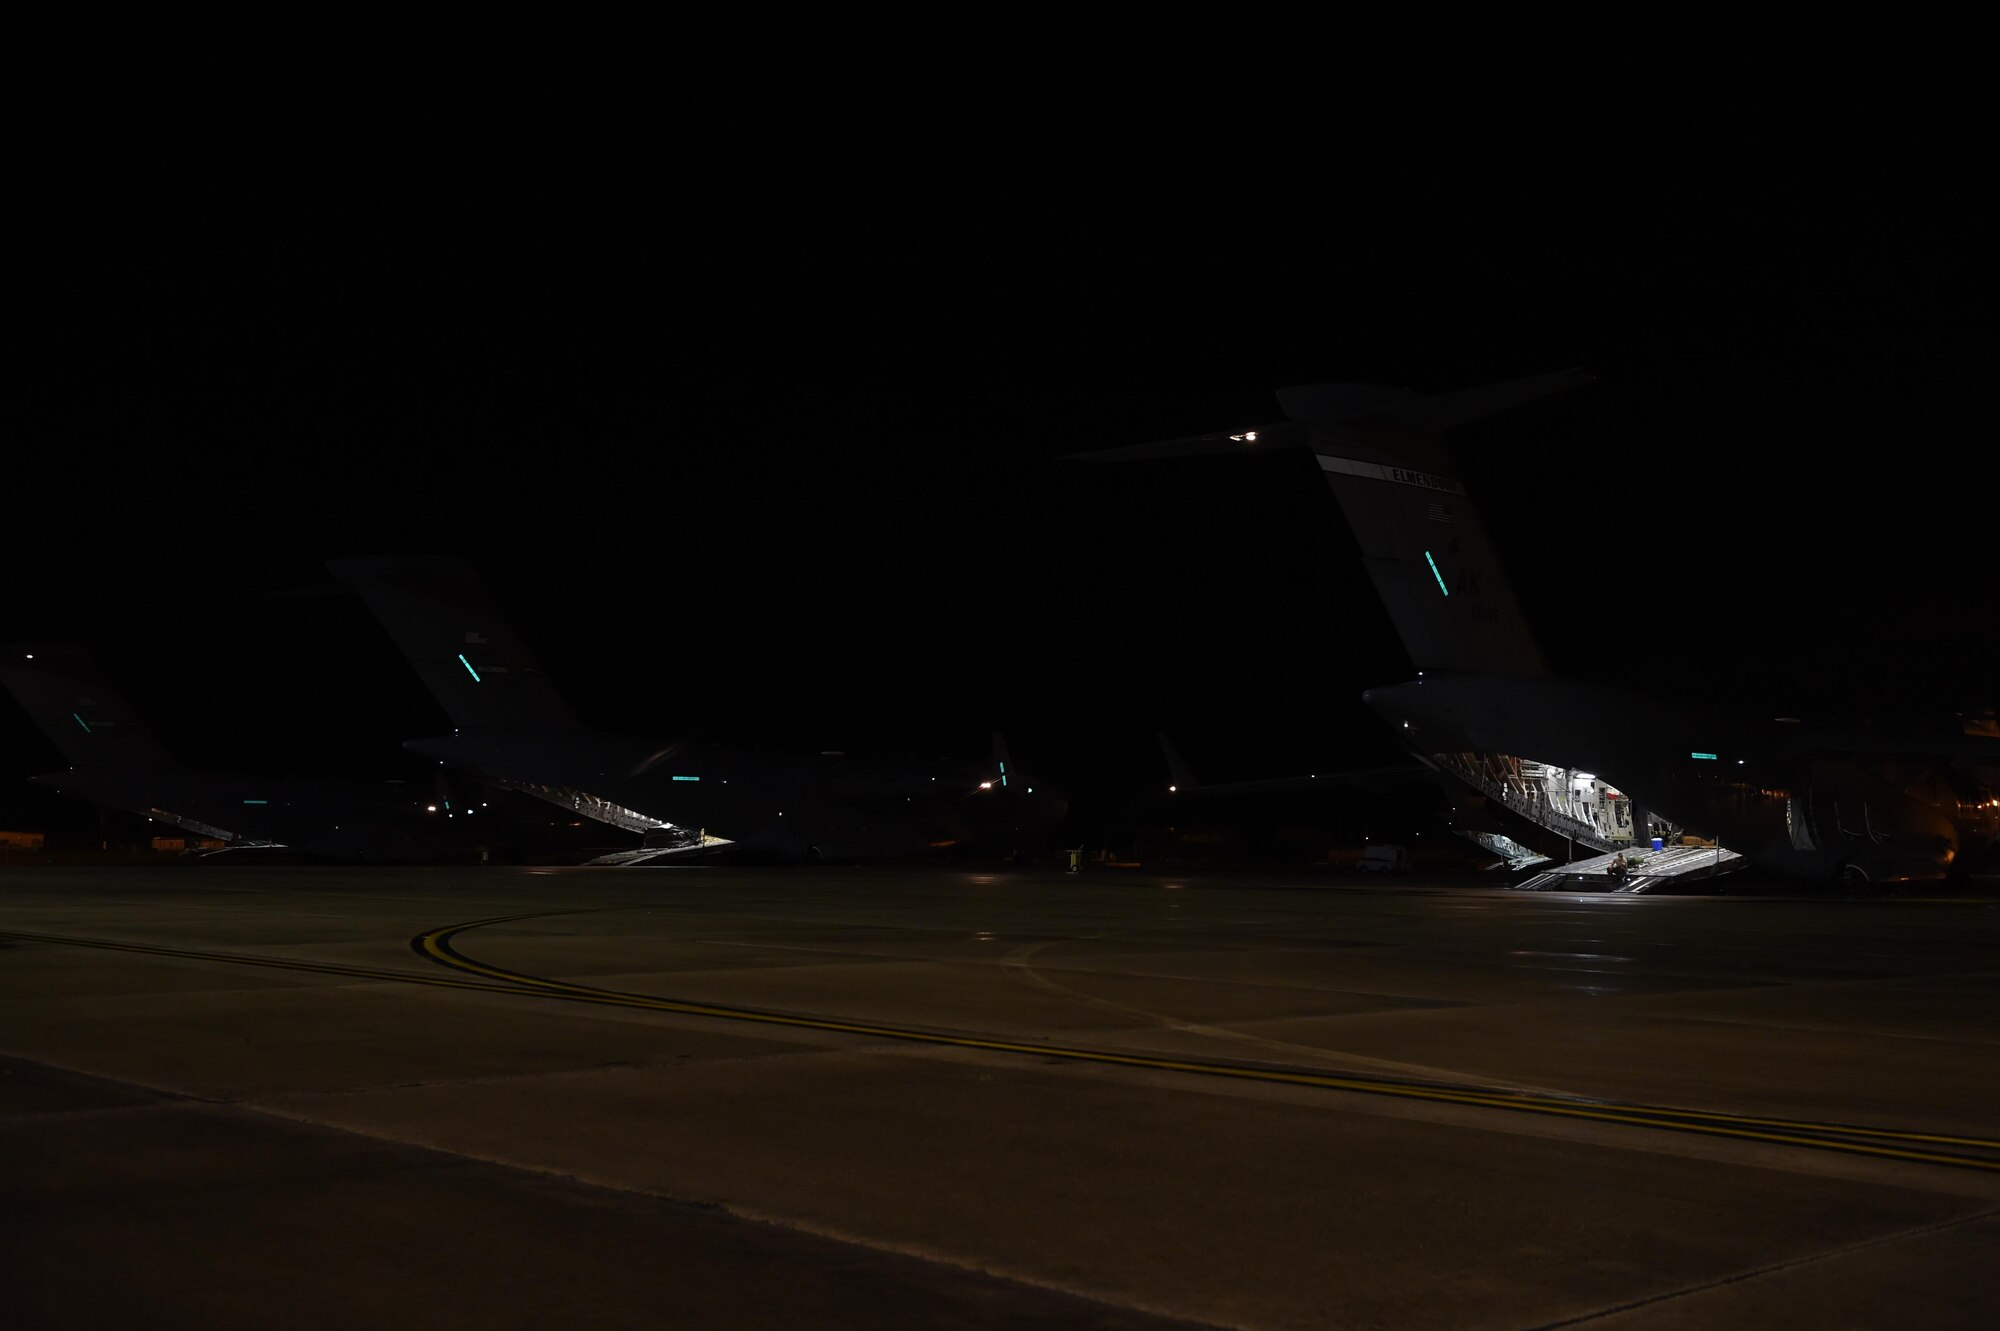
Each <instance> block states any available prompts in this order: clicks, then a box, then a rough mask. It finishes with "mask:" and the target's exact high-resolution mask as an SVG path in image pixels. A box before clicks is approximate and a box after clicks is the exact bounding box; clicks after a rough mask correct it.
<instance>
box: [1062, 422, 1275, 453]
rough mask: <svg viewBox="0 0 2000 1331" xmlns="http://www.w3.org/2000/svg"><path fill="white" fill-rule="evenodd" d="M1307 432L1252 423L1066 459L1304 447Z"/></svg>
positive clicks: (1103, 449) (1258, 451)
mask: <svg viewBox="0 0 2000 1331" xmlns="http://www.w3.org/2000/svg"><path fill="white" fill-rule="evenodd" d="M1305 445H1306V433H1305V431H1304V430H1301V429H1300V428H1299V427H1298V426H1297V425H1296V424H1294V423H1293V422H1291V421H1280V422H1279V423H1278V424H1276V425H1252V426H1246V427H1245V428H1243V429H1241V430H1238V431H1236V432H1234V433H1229V432H1226V431H1218V432H1216V433H1214V434H1191V435H1188V436H1186V437H1184V438H1181V439H1162V440H1160V441H1159V442H1158V443H1152V444H1132V445H1129V446H1127V447H1125V448H1100V449H1097V450H1095V451H1094V452H1089V453H1071V454H1069V455H1068V456H1067V457H1065V458H1064V459H1063V461H1065V462H1150V461H1152V460H1154V459H1155V458H1185V457H1197V456H1199V455H1201V454H1203V453H1269V452H1273V451H1275V450H1277V449H1281V448H1303V447H1305Z"/></svg>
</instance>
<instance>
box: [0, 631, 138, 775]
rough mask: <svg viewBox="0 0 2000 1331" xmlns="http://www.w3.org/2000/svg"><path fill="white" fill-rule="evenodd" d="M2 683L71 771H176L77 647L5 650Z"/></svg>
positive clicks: (0, 658)
mask: <svg viewBox="0 0 2000 1331" xmlns="http://www.w3.org/2000/svg"><path fill="white" fill-rule="evenodd" d="M0 683H4V684H5V685H6V687H7V691H8V692H9V693H12V694H13V695H14V697H15V699H16V700H17V701H19V702H20V704H21V707H22V709H23V710H24V711H26V712H27V713H28V716H29V717H30V718H31V719H32V720H33V721H34V723H35V725H36V726H37V727H39V728H40V730H41V732H42V733H43V734H44V735H47V736H48V737H49V742H50V743H52V744H54V745H55V746H56V749H57V750H58V751H59V752H60V753H61V754H62V756H63V758H64V760H65V761H67V762H68V763H69V764H70V766H72V767H90V768H121V767H157V768H164V767H172V766H174V765H175V764H174V760H173V759H172V757H170V756H169V755H168V753H167V751H166V749H165V747H164V746H162V745H161V743H160V741H159V738H158V737H157V736H156V735H154V733H153V731H152V728H151V727H149V726H147V725H146V724H145V723H144V722H142V721H141V720H140V719H139V716H138V714H137V713H136V712H134V711H133V710H132V708H131V705H130V704H128V703H127V702H126V701H125V699H124V698H122V697H120V696H119V695H118V694H117V693H116V692H115V691H113V690H112V688H111V686H110V685H109V684H107V683H106V682H105V679H104V674H103V672H102V671H101V670H100V669H99V668H98V665H97V661H96V659H95V658H94V657H92V655H91V654H90V652H89V651H88V650H87V649H86V648H83V647H80V646H78V645H76V644H75V643H66V642H17V643H12V644H9V645H8V646H6V647H0Z"/></svg>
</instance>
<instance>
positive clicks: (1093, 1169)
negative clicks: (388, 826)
mask: <svg viewBox="0 0 2000 1331" xmlns="http://www.w3.org/2000/svg"><path fill="white" fill-rule="evenodd" d="M1996 942H2000V910H1996V909H1995V908H1994V904H1993V902H1992V901H1991V900H1990V899H1988V898H1985V897H1960V898H1955V899H1937V900H1917V899H1901V900H1872V901H1870V900H1843V901H1815V900H1805V899H1796V898H1783V897H1768V898H1766V897H1736V896H1724V897H1703V898H1654V897H1644V896H1641V897H1622V896H1579V895H1575V894H1561V895H1550V894H1522V893H1510V892H1506V891H1504V890H1496V889H1489V888H1481V887H1465V886H1454V885H1447V884H1439V883H1432V884H1426V883H1423V882H1417V881H1411V880H1407V879H1398V880H1395V881H1394V882H1392V883H1388V884H1384V883H1379V882H1374V881H1363V880H1358V879H1351V878H1349V879H1329V878H1325V877H1315V876H1310V875H1305V874H1301V875H1297V876H1293V877H1287V876H1282V875H1272V874H1258V875H1231V874H1226V873H1206V874H1201V875H1189V876H1174V875H1158V874H1148V873H1135V872H1117V871H1100V872H1098V873H1086V874H1084V875H1081V876H1078V877H1068V876H1064V875H1061V874H1057V873H1045V872H993V873H967V872H951V871H922V870H893V871H892V870H871V869H847V868H820V869H810V870H807V869H799V870H779V869H729V868H719V867H699V866H690V867H684V868H675V869H659V870H630V871H627V870H604V869H577V870H568V869H513V868H477V869H475V868H464V869H424V870H417V869H410V870H382V869H375V870H352V871H345V870H322V869H301V868H271V867H267V868H251V867H239V868H229V869H218V868H214V867H207V868H199V867H176V868H171V869H140V868H132V869H119V870H93V869H81V868H71V869H27V868H14V869H10V870H7V871H6V872H4V873H0V1195H4V1198H5V1202H6V1204H7V1206H6V1211H7V1214H8V1215H10V1216H11V1217H13V1218H14V1220H15V1222H16V1223H15V1225H14V1226H11V1228H13V1229H14V1234H13V1236H12V1237H10V1238H9V1239H8V1241H7V1243H6V1245H5V1247H4V1249H0V1253H4V1256H0V1270H3V1271H4V1279H0V1324H4V1325H7V1326H9V1327H21V1328H33V1327H66V1328H67V1327H93V1326H107V1327H108V1326H119V1327H126V1326H131V1325H137V1324H144V1325H148V1326H151V1327H166V1326H182V1325H185V1326H197V1325H198V1326H202V1327H207V1328H224V1329H226V1328H238V1327H263V1326H269V1325H273V1324H285V1325H289V1326H295V1327H307V1328H309V1327H329V1328H331V1327H355V1326H403V1325H408V1326H425V1327H437V1326H461V1325H462V1326H467V1327H472V1326H477V1327H481V1328H495V1327H516V1326H519V1327H527V1326H537V1327H541V1326H547V1325H550V1324H552V1323H563V1324H576V1325H591V1326H601V1327H625V1326H631V1327H657V1326H673V1327H683V1326H685V1327H710V1326H714V1327H723V1326H729V1327H763V1326H773V1327H775V1326H785V1327H795V1326H801V1325H811V1326H815V1327H828V1328H840V1327H864V1326H865V1327H877V1326H885V1325H914V1326H924V1327H1028V1326H1037V1327H1039V1326H1050V1327H1065V1326H1076V1327H1106V1328H1109V1327H1148V1326H1175V1325H1190V1324H1192V1325H1210V1326H1228V1327H1256V1328H1266V1327H1268V1328H1292V1327H1314V1328H1320V1327H1326V1328H1333V1327H1395V1328H1420V1327H1448V1328H1472V1327H1508V1328H1548V1327H1557V1326H1562V1327H1568V1326H1584V1327H1593V1328H1598V1327H1602V1328H1640V1327H1679V1326H1698V1327H1759V1328H1766V1327H1771V1326H1779V1325H1793V1324H1796V1325H1811V1326H1814V1327H1816V1328H1824V1327H1911V1326H1923V1327H1936V1328H1947V1327H1958V1326H1965V1327H1972V1326H1978V1327H1985V1326H1988V1325H1993V1324H1995V1323H1996V1322H2000V1263H1996V1262H1995V1261H1994V1260H1993V1258H1994V1254H1995V1252H1996V1251H2000V1242H1996V1241H2000V1111H1996V1108H1995V1106H1996V1105H2000V1058H1996V1056H1995V1055H1996V1048H1995V1046H1996V1036H1995V1033H1994V1028H1993V1023H1992V1013H1993V1011H1994V1010H1995V1003H1994V1000H1995V998H1996V995H2000V961H1996V957H2000V952H1996V947H1995V944H1996Z"/></svg>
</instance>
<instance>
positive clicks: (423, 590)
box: [327, 556, 578, 731]
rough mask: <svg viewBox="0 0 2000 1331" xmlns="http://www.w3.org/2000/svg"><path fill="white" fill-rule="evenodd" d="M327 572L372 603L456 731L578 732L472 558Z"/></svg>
mask: <svg viewBox="0 0 2000 1331" xmlns="http://www.w3.org/2000/svg"><path fill="white" fill-rule="evenodd" d="M327 568H328V569H330V570H331V571H332V572H333V574H334V576H335V577H337V578H339V579H340V580H341V581H343V582H345V583H346V584H347V585H348V586H350V587H352V588H353V589H354V590H355V591H356V592H357V593H358V594H359V595H360V597H361V599H362V600H363V601H365V602H367V604H368V608H369V609H370V610H371V611H373V612H374V615H375V618H376V619H378V620H379V621H381V624H382V627H383V628H385V629H387V630H388V632H389V636H390V637H392V638H394V639H395V641H396V646H397V647H398V648H400V649H401V651H402V653H403V656H404V658H405V659H406V660H408V661H409V663H410V665H411V667H412V668H413V669H414V670H415V671H416V672H417V675H418V677H419V678H421V679H422V680H423V682H424V686H425V687H426V688H428V689H429V690H430V691H431V695H432V696H433V697H435V698H436V699H437V700H438V703H439V705H440V706H442V707H443V708H444V709H445V711H446V712H447V713H448V714H449V715H450V717H451V722H452V725H454V726H455V727H458V728H459V729H462V730H514V731H552V730H575V729H577V728H578V724H577V719H576V716H575V714H574V713H572V712H571V711H570V709H569V705H568V704H567V703H565V702H564V701H563V699H562V697H561V695H560V694H558V693H557V692H556V689H555V685H554V684H553V683H551V682H550V680H549V677H548V676H547V675H546V674H545V673H543V671H542V668H541V666H540V665H539V664H538V663H537V662H536V661H535V658H534V656H533V655H532V654H531V653H530V652H529V651H528V649H527V647H526V646H525V645H524V644H523V643H522V642H521V640H520V638H519V637H518V636H517V635H516V634H515V632H514V629H513V626H512V625H510V624H509V623H507V621H506V620H505V619H503V618H502V617H501V614H500V611H499V609H498V606H497V603H496V602H495V601H494V599H493V596H492V594H491V593H490V592H489V591H488V590H487V587H486V584H485V582H484V581H482V580H481V578H480V576H479V574H478V572H477V570H475V569H474V568H473V567H472V565H471V564H470V563H469V562H467V561H466V560H463V559H455V558H451V557H447V556H437V557H428V556H414V557H387V558H369V559H338V560H334V561H333V562H331V563H329V564H328V565H327Z"/></svg>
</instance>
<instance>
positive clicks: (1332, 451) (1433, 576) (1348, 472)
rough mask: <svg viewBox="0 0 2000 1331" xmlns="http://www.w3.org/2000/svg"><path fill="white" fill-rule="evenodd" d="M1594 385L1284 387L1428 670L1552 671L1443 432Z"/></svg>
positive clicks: (1551, 379) (1547, 378)
mask: <svg viewBox="0 0 2000 1331" xmlns="http://www.w3.org/2000/svg"><path fill="white" fill-rule="evenodd" d="M1588 380H1589V376H1588V375H1585V374H1583V373H1582V372H1580V371H1574V370H1569V371H1563V372H1560V373H1557V374H1548V375H1538V376H1536V377H1535V378H1532V379H1522V380H1516V381H1514V382H1512V383H1505V384H1493V385H1489V386H1487V387H1484V388H1475V389H1468V390H1465V391H1463V392H1458V393H1445V394H1440V395H1438V396H1435V397H1422V396H1419V395H1417V394H1413V393H1401V394H1389V393H1388V392H1386V390H1375V392H1376V393H1377V394H1379V396H1374V397H1368V396H1367V395H1366V394H1365V393H1364V391H1363V390H1362V389H1361V388H1359V387H1358V386H1356V385H1351V384H1316V385H1310V386H1305V387H1298V388H1286V389H1281V390H1279V393H1278V401H1279V403H1280V405H1281V406H1283V408H1284V410H1285V414H1286V415H1287V416H1289V417H1291V419H1293V420H1294V421H1297V422H1299V423H1300V424H1303V425H1304V426H1306V429H1307V446H1308V447H1309V448H1310V449H1311V450H1312V452H1313V454H1314V456H1315V458H1316V459H1317V460H1318V462H1319V468H1320V473H1321V474H1322V475H1323V476H1325V477H1326V480H1327V484H1328V485H1329V486H1331V487H1332V489H1333V493H1334V497H1335V498H1336V499H1338V500H1339V501H1340V507H1341V511H1342V512H1343V513H1345V514H1346V516H1347V521H1348V524H1349V526H1350V527H1351V528H1352V529H1353V531H1354V536H1355V539H1356V540H1357V541H1358V542H1359V543H1360V546H1361V556H1362V560H1363V562H1364V563H1365V564H1366V566H1367V569H1368V575H1369V577H1370V579H1371V580H1373V582H1374V584H1375V590H1376V592H1377V593H1378V594H1379V595H1380V596H1381V598H1382V603H1383V605H1384V606H1385V607H1386V608H1387V609H1388V611H1389V617H1390V619H1391V620H1392V621H1393V622H1394V623H1395V625H1396V632H1397V634H1398V635H1399V636H1400V637H1401V638H1402V640H1403V645H1404V647H1405V648H1406V649H1407V650H1408V651H1409V654H1410V659H1411V661H1412V662H1413V663H1414V664H1415V665H1416V668H1417V669H1418V670H1419V671H1440V672H1441V671H1466V672H1480V673H1498V674H1517V675H1540V674H1546V673H1547V671H1548V667H1547V665H1546V663H1545V662H1544V660H1543V657H1542V652H1541V648H1540V646H1539V645H1538V644H1537V643H1536V641H1535V637H1534V634H1533V633H1532V632H1531V631H1530V629H1529V627H1528V623H1527V620H1526V619H1525V618H1524V617H1523V615H1522V613H1521V605H1520V602H1519V600H1518V599H1517V598H1516V597H1515V594H1514V588H1513V585H1512V583H1511V582H1509V581H1508V579H1507V577H1506V574H1505V573H1504V572H1503V571H1502V569H1501V567H1500V561H1499V559H1498V558H1497V556H1496V555H1495V554H1494V550H1493V545H1492V542H1491V540H1490V539H1489V538H1488V536H1487V534H1486V528H1485V525H1484V524H1483V523H1482V522H1481V521H1480V518H1479V513H1478V511H1477V510H1476V509H1475V508H1474V507H1473V504H1472V498H1471V496H1470V495H1469V494H1467V492H1466V488H1465V485H1464V483H1463V482H1462V481H1461V479H1460V478H1459V476H1458V472H1457V468H1456V467H1455V466H1454V464H1453V462H1452V459H1451V456H1450V454H1449V453H1448V452H1447V451H1446V449H1445V446H1444V443H1443V441H1442V438H1441V435H1442V433H1443V432H1444V431H1445V430H1447V429H1450V428H1451V427H1453V426H1456V425H1462V424H1465V423H1466V422H1468V421H1472V420H1476V419H1479V418H1480V417H1482V416H1487V415H1491V414H1493V413H1494V412H1497V411H1504V410H1506V409H1507V408H1509V407H1513V406H1517V405H1520V404H1521V403H1524V402H1530V401H1533V400H1534V399H1536V398H1539V397H1543V396H1546V395H1547V394H1549V393H1554V392H1559V391H1561V390H1563V389H1565V388H1569V387H1573V386H1575V385H1577V384H1580V383H1585V382H1588ZM1528 461H1529V460H1527V459H1523V465H1528Z"/></svg>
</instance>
